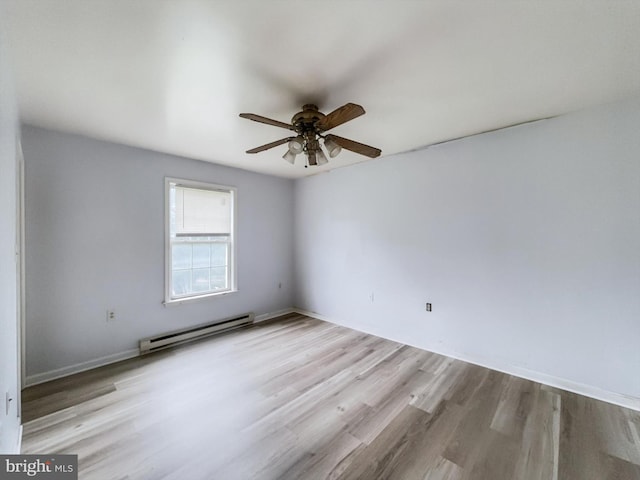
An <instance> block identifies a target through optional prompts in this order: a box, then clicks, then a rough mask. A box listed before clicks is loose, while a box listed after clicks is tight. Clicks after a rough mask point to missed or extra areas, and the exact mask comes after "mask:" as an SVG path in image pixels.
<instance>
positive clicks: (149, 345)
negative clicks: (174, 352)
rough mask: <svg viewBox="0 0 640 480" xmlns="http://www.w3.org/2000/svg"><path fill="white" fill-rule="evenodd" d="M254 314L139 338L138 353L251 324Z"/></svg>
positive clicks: (153, 350) (160, 348) (250, 313)
mask: <svg viewBox="0 0 640 480" xmlns="http://www.w3.org/2000/svg"><path fill="white" fill-rule="evenodd" d="M254 318H255V315H254V314H253V312H249V313H245V314H243V315H240V316H237V317H229V318H225V319H223V320H218V321H217V322H212V323H205V324H203V325H197V326H195V327H188V328H184V329H182V330H175V331H173V332H167V333H163V334H161V335H156V336H155V337H150V338H143V339H142V340H140V354H141V355H144V354H146V353H151V352H156V351H158V350H162V349H163V348H169V347H173V346H174V345H179V344H182V343H187V342H192V341H193V340H197V339H199V338H204V337H209V336H211V335H216V334H218V333H222V332H227V331H229V330H233V329H236V328H240V327H245V326H247V325H251V324H253V320H254Z"/></svg>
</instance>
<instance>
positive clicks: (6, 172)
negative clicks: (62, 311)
mask: <svg viewBox="0 0 640 480" xmlns="http://www.w3.org/2000/svg"><path fill="white" fill-rule="evenodd" d="M3 45H4V42H3V38H2V31H1V30H0V453H17V448H18V443H17V442H18V432H19V427H20V419H19V418H18V395H19V391H20V384H19V380H18V301H17V295H18V282H17V271H16V229H17V222H16V215H17V213H16V212H17V204H16V202H17V193H16V175H17V172H16V142H17V138H18V134H19V132H18V117H17V111H16V105H15V97H14V94H13V85H12V79H11V75H10V72H9V66H8V64H7V61H6V59H7V56H6V52H5V51H4V48H3ZM7 392H8V393H9V395H10V396H11V397H12V398H13V401H12V402H10V408H9V413H8V414H7V411H6V408H5V399H6V394H7Z"/></svg>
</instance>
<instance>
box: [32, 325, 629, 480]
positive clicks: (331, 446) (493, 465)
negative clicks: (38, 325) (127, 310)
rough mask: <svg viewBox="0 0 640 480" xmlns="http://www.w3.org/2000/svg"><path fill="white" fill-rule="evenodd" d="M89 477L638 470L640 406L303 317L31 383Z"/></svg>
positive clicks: (51, 440) (65, 448)
mask: <svg viewBox="0 0 640 480" xmlns="http://www.w3.org/2000/svg"><path fill="white" fill-rule="evenodd" d="M23 420H24V421H25V422H26V423H25V425H24V439H23V453H73V454H78V455H79V468H80V479H87V480H88V479H98V480H107V479H165V478H166V479H176V480H186V479H188V480H197V479H203V480H205V479H206V480H234V479H242V480H253V479H257V480H271V479H274V480H275V479H295V480H299V479H312V480H315V479H325V478H331V479H340V480H346V479H364V480H373V479H400V480H413V479H419V480H426V479H428V480H447V479H448V480H461V479H470V480H471V479H472V480H485V479H486V480H503V479H504V480H512V479H514V480H518V479H527V480H542V479H544V480H547V479H549V480H552V479H553V480H555V479H560V480H614V479H620V480H633V479H640V413H639V412H634V411H631V410H626V409H623V408H620V407H616V406H613V405H609V404H606V403H603V402H599V401H596V400H592V399H589V398H585V397H582V396H579V395H575V394H572V393H567V392H564V391H560V390H556V389H553V388H549V387H545V386H542V385H540V384H537V383H533V382H530V381H526V380H522V379H519V378H516V377H512V376H509V375H505V374H502V373H498V372H495V371H491V370H488V369H485V368H481V367H478V366H474V365H470V364H466V363H464V362H460V361H456V360H452V359H449V358H446V357H442V356H439V355H435V354H432V353H428V352H425V351H422V350H419V349H416V348H412V347H407V346H403V345H400V344H397V343H394V342H391V341H388V340H383V339H380V338H377V337H373V336H371V335H366V334H363V333H359V332H356V331H353V330H349V329H346V328H342V327H338V326H335V325H331V324H329V323H325V322H321V321H318V320H313V319H309V318H306V317H301V316H293V317H290V318H288V319H285V320H278V321H275V322H268V323H266V324H261V325H259V326H257V327H253V328H249V329H245V330H240V331H236V332H234V333H230V334H226V335H223V336H218V337H213V338H210V339H208V340H206V341H201V342H198V343H196V344H192V345H188V346H184V347H181V348H177V349H174V350H171V351H165V352H159V353H156V354H153V355H150V356H147V357H144V358H140V359H133V360H129V361H126V362H121V363H119V364H115V365H111V366H108V367H104V368H100V369H97V370H94V371H92V372H87V373H82V374H78V375H75V376H73V377H67V378H66V379H62V380H58V381H54V382H50V383H47V384H43V385H39V386H36V387H32V388H29V389H27V390H25V391H24V394H23Z"/></svg>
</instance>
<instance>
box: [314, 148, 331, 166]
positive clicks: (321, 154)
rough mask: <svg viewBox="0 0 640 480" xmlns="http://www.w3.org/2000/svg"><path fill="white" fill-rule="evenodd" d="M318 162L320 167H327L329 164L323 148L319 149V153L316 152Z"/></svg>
mask: <svg viewBox="0 0 640 480" xmlns="http://www.w3.org/2000/svg"><path fill="white" fill-rule="evenodd" d="M316 162H318V165H326V164H327V163H329V160H327V157H326V156H325V154H324V152H323V151H322V149H321V148H318V151H317V152H316Z"/></svg>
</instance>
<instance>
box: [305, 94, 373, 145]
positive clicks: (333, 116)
mask: <svg viewBox="0 0 640 480" xmlns="http://www.w3.org/2000/svg"><path fill="white" fill-rule="evenodd" d="M364 114H365V111H364V108H362V107H361V106H360V105H356V104H355V103H347V104H345V105H343V106H341V107H340V108H336V109H335V110H334V111H333V112H331V113H330V114H329V115H327V116H326V117H324V118H323V119H322V120H319V121H318V122H317V123H316V128H318V129H320V130H322V131H323V132H326V131H327V130H331V129H332V128H335V127H337V126H338V125H342V124H343V123H345V122H348V121H349V120H353V119H354V118H357V117H359V116H360V115H364ZM345 148H346V147H345Z"/></svg>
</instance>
